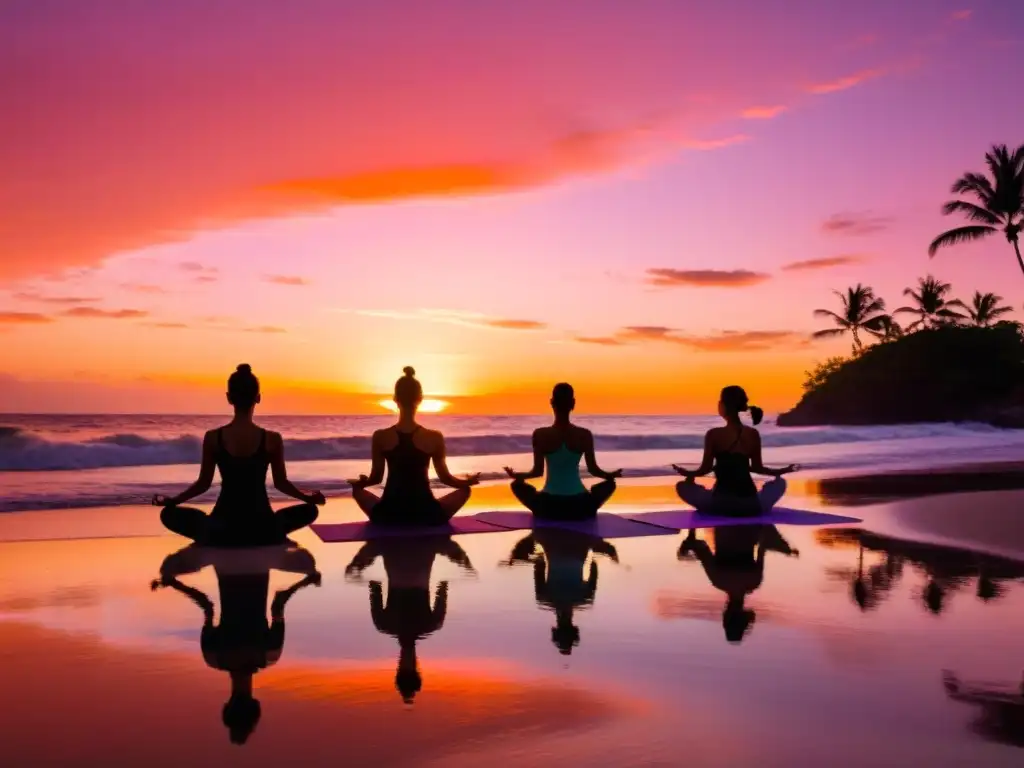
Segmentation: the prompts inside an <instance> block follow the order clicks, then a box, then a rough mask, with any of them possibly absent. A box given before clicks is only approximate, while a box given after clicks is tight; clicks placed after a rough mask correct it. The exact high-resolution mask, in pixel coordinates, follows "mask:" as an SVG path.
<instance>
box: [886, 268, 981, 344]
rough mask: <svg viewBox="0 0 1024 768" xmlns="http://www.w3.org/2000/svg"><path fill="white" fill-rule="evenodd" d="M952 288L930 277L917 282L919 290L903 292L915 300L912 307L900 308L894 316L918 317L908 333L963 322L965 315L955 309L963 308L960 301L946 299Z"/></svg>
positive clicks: (909, 327) (910, 289) (908, 289)
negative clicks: (909, 315)
mask: <svg viewBox="0 0 1024 768" xmlns="http://www.w3.org/2000/svg"><path fill="white" fill-rule="evenodd" d="M951 288H952V286H951V285H950V284H949V283H944V282H942V281H941V280H937V279H936V278H934V277H932V276H931V275H928V277H922V278H921V279H920V280H918V281H917V290H916V291H915V290H914V289H913V288H907V289H906V290H905V291H903V295H904V296H909V297H910V298H912V299H913V300H914V305H915V306H912V307H900V308H899V309H897V310H896V311H895V312H893V314H894V315H899V314H911V315H916V316H917V320H915V321H914V322H912V323H911V324H910V325H908V326H907V330H908V331H915V330H917V329H918V328H933V327H935V326H936V325H948V324H949V323H955V322H956V321H957V320H962V319H963V317H964V316H963V315H962V314H960V313H959V312H957V311H956V310H955V309H953V307H958V308H959V307H963V306H964V305H963V302H962V301H960V300H959V299H948V300H947V299H946V294H948V293H949V291H950V289H951Z"/></svg>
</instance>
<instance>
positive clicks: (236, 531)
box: [153, 364, 325, 547]
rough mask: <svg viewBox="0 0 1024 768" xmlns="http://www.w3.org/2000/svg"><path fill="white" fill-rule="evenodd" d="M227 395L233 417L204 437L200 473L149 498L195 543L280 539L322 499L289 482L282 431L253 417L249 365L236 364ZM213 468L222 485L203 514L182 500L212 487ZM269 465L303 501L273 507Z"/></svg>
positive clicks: (312, 515) (255, 389)
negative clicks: (175, 490)
mask: <svg viewBox="0 0 1024 768" xmlns="http://www.w3.org/2000/svg"><path fill="white" fill-rule="evenodd" d="M227 396H228V402H229V403H231V405H232V406H233V407H234V409H235V417H234V419H232V420H231V423H229V424H226V425H224V426H223V427H220V428H218V429H213V430H210V431H209V432H207V433H206V436H205V437H204V438H203V459H202V465H201V466H200V468H199V478H198V479H197V480H196V481H195V482H194V483H193V484H192V485H191V486H190V487H189V488H188V489H187V490H185V491H183V492H182V493H180V494H178V495H177V496H174V497H172V498H167V497H164V496H161V495H159V494H158V495H156V496H154V497H153V504H154V505H156V506H158V507H163V511H162V512H161V513H160V520H161V522H162V523H163V524H164V526H165V527H166V528H168V529H169V530H171V531H174V532H175V533H178V534H181V535H182V536H187V537H188V538H190V539H192V540H193V541H195V542H197V543H198V544H205V545H209V546H220V547H244V546H262V545H269V544H280V543H283V542H285V541H286V539H287V536H288V534H289V533H291V532H292V531H295V530H298V529H299V528H303V527H305V526H307V525H309V524H310V523H312V522H313V521H314V520H316V518H317V514H318V510H317V506H318V505H322V504H324V503H325V500H324V497H323V494H322V493H320V491H313V492H312V493H305V492H303V491H300V490H299V489H298V488H296V487H295V485H294V484H292V482H291V481H290V480H289V479H288V472H287V469H286V467H285V462H284V441H283V440H282V439H281V435H279V434H278V433H277V432H270V431H268V430H266V429H263V428H262V427H259V426H257V425H256V424H255V423H254V422H253V411H254V410H255V409H256V405H257V403H259V402H260V382H259V379H257V378H256V376H254V375H253V372H252V368H250V367H249V366H248V365H245V364H242V365H240V366H238V369H237V370H236V371H235V372H234V373H233V374H231V377H230V378H229V379H228V395H227ZM215 469H217V470H219V471H220V479H221V489H220V495H219V496H218V497H217V502H216V503H215V504H214V506H213V511H212V512H211V513H210V514H206V513H205V512H203V511H202V510H199V509H193V508H191V507H182V506H180V505H181V504H184V503H185V502H186V501H188V500H190V499H194V498H195V497H196V496H200V495H201V494H203V493H206V491H208V490H209V489H210V486H211V485H212V484H213V474H214V470H215ZM268 469H270V470H272V473H273V478H274V487H275V488H276V489H277V490H279V491H280V492H281V493H283V494H285V495H286V496H291V497H292V498H295V499H298V500H299V501H301V502H302V504H298V505H295V506H291V507H286V508H285V509H282V510H279V511H277V512H275V511H274V509H273V508H272V507H271V506H270V499H269V497H268V496H267V470H268Z"/></svg>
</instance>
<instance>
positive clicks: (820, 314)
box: [814, 309, 846, 323]
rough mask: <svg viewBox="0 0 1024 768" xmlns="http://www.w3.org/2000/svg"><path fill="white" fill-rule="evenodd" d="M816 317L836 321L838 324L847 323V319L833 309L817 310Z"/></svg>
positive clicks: (815, 311)
mask: <svg viewBox="0 0 1024 768" xmlns="http://www.w3.org/2000/svg"><path fill="white" fill-rule="evenodd" d="M814 316H815V317H825V318H828V319H829V320H835V321H836V322H837V323H845V322H846V318H845V317H843V316H842V315H837V314H836V313H835V312H833V311H832V310H831V309H816V310H814Z"/></svg>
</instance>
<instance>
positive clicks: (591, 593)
mask: <svg viewBox="0 0 1024 768" xmlns="http://www.w3.org/2000/svg"><path fill="white" fill-rule="evenodd" d="M596 596H597V563H596V562H595V561H594V560H591V561H590V574H589V576H588V577H587V591H586V593H585V597H584V600H585V601H586V602H588V603H592V602H594V598H595V597H596Z"/></svg>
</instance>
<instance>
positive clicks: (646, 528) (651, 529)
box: [476, 512, 676, 539]
mask: <svg viewBox="0 0 1024 768" xmlns="http://www.w3.org/2000/svg"><path fill="white" fill-rule="evenodd" d="M476 518H477V520H482V521H486V522H488V523H493V524H494V525H500V526H501V527H502V528H507V529H508V530H513V531H521V530H526V529H530V528H556V529H558V530H560V531H575V532H577V533H586V534H589V535H590V536H597V537H598V538H601V539H628V538H633V537H635V536H666V535H669V536H671V535H673V534H675V533H676V529H674V528H668V527H664V526H658V525H654V524H648V523H644V522H638V521H637V520H627V519H626V518H624V517H621V516H619V515H613V514H610V513H607V512H602V513H599V514H598V516H597V517H596V518H594V519H593V520H583V521H580V522H566V521H562V520H541V519H538V518H535V517H534V516H533V514H532V513H530V512H481V513H480V514H478V515H476Z"/></svg>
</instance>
